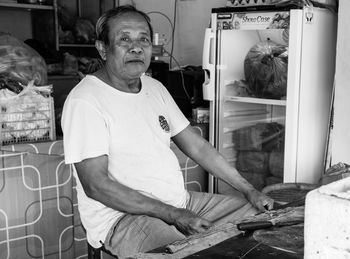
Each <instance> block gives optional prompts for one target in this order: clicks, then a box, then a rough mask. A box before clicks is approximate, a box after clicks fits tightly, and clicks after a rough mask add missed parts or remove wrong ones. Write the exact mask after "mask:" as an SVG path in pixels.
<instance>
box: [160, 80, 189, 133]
mask: <svg viewBox="0 0 350 259" xmlns="http://www.w3.org/2000/svg"><path fill="white" fill-rule="evenodd" d="M162 92H163V98H164V102H165V105H166V108H167V111H168V114H169V126H170V129H171V137H174V136H176V135H177V134H178V133H180V132H181V131H182V130H184V129H185V128H186V127H187V126H188V125H189V124H190V122H189V121H188V119H187V118H186V117H185V115H184V114H183V113H182V111H181V110H180V108H179V106H177V104H176V103H175V101H174V99H173V97H172V96H171V95H170V93H169V92H168V90H167V89H166V88H165V87H164V86H163V91H162Z"/></svg>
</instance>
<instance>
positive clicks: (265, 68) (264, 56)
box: [244, 40, 288, 99]
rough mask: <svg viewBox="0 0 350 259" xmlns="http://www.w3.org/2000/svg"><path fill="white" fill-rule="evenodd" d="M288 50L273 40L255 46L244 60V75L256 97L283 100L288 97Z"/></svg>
mask: <svg viewBox="0 0 350 259" xmlns="http://www.w3.org/2000/svg"><path fill="white" fill-rule="evenodd" d="M287 71H288V48H287V46H285V45H281V44H278V43H275V42H273V41H271V40H267V41H261V42H259V43H257V44H256V45H254V46H253V47H252V48H251V49H250V50H249V51H248V53H247V55H246V57H245V60H244V74H245V78H246V81H247V83H248V88H249V90H250V92H251V93H252V94H253V96H255V97H259V98H272V99H282V98H284V97H285V96H286V90H287Z"/></svg>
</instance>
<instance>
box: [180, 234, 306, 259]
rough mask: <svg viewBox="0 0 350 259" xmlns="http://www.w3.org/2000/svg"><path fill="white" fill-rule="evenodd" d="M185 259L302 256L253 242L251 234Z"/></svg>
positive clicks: (233, 238)
mask: <svg viewBox="0 0 350 259" xmlns="http://www.w3.org/2000/svg"><path fill="white" fill-rule="evenodd" d="M185 258H189V259H192V258H193V259H194V258H200V259H220V258H230V259H234V258H239V259H281V258H283V259H302V258H303V254H293V253H290V252H285V251H281V250H279V249H275V248H273V247H270V246H267V245H265V244H262V243H260V242H257V241H256V240H254V238H253V236H252V234H246V235H239V236H236V237H232V238H229V239H227V240H225V241H223V242H221V243H219V244H217V245H215V246H212V247H210V248H208V249H205V250H202V251H200V252H197V253H195V254H192V255H190V256H187V257H185Z"/></svg>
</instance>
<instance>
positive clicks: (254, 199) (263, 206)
mask: <svg viewBox="0 0 350 259" xmlns="http://www.w3.org/2000/svg"><path fill="white" fill-rule="evenodd" d="M246 196H247V199H248V200H249V201H250V203H252V204H253V205H254V206H255V207H256V208H257V209H258V210H259V211H266V210H271V209H272V208H273V203H274V200H273V199H271V198H270V197H268V196H267V195H265V194H263V193H262V192H259V191H258V190H252V191H250V192H249V193H247V195H246Z"/></svg>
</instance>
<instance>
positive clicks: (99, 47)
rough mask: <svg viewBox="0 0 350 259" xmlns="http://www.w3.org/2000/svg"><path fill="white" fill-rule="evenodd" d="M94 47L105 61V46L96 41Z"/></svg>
mask: <svg viewBox="0 0 350 259" xmlns="http://www.w3.org/2000/svg"><path fill="white" fill-rule="evenodd" d="M95 47H96V49H97V51H98V53H99V54H100V56H101V58H102V60H106V55H107V50H106V45H105V44H104V43H103V42H102V41H100V40H97V41H96V42H95Z"/></svg>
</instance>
